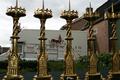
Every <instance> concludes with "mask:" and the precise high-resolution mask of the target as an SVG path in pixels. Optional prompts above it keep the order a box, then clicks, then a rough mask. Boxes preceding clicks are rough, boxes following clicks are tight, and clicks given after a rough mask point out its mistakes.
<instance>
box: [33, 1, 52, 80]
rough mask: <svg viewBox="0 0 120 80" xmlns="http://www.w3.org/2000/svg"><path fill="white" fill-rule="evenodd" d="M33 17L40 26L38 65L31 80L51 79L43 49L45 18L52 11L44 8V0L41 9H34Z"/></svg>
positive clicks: (48, 16) (50, 14)
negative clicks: (38, 20) (37, 19)
mask: <svg viewBox="0 0 120 80" xmlns="http://www.w3.org/2000/svg"><path fill="white" fill-rule="evenodd" d="M34 17H36V18H39V19H40V22H41V28H40V38H39V40H40V55H39V56H38V66H37V69H38V71H37V75H36V76H34V78H33V80H52V77H51V75H48V71H47V58H48V56H47V54H46V51H45V40H46V38H45V22H46V19H48V18H51V17H52V11H51V10H49V9H44V0H43V7H42V9H37V10H36V11H35V14H34Z"/></svg>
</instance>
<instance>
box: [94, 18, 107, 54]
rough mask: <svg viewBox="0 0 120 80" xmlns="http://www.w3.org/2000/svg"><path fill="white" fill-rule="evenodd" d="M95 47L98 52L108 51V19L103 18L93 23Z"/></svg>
mask: <svg viewBox="0 0 120 80" xmlns="http://www.w3.org/2000/svg"><path fill="white" fill-rule="evenodd" d="M94 31H95V34H96V42H97V49H98V51H99V52H100V53H104V52H109V34H108V21H107V20H103V21H101V22H99V23H97V24H95V25H94Z"/></svg>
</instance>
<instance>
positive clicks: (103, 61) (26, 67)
mask: <svg viewBox="0 0 120 80" xmlns="http://www.w3.org/2000/svg"><path fill="white" fill-rule="evenodd" d="M98 60H99V62H98V69H99V71H102V70H103V69H104V68H108V69H110V68H111V66H112V64H111V62H112V55H110V54H106V53H105V54H100V55H98ZM7 65H8V63H7V61H0V73H1V72H6V70H7ZM64 67H65V66H64V61H48V71H49V72H51V71H55V70H56V71H63V70H64ZM87 68H88V57H87V56H81V57H80V58H79V60H77V61H75V69H76V70H82V71H87ZM20 69H21V70H22V72H36V71H37V61H25V60H23V61H20Z"/></svg>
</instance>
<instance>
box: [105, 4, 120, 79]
mask: <svg viewBox="0 0 120 80" xmlns="http://www.w3.org/2000/svg"><path fill="white" fill-rule="evenodd" d="M104 18H105V19H107V20H109V21H110V22H111V23H112V31H111V36H110V52H111V53H112V70H111V71H110V72H109V76H108V78H109V80H111V79H114V78H116V77H115V76H116V75H118V76H120V57H119V56H120V55H119V53H118V52H117V51H116V41H117V35H116V20H117V19H119V18H120V14H118V13H115V12H114V4H113V3H112V10H111V12H106V13H105V15H104ZM119 79H120V78H119Z"/></svg>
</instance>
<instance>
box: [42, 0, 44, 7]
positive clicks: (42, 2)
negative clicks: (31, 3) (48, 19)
mask: <svg viewBox="0 0 120 80" xmlns="http://www.w3.org/2000/svg"><path fill="white" fill-rule="evenodd" d="M42 8H43V9H44V0H42Z"/></svg>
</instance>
